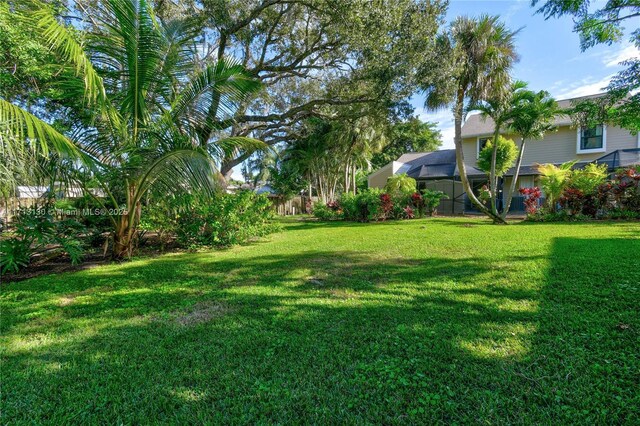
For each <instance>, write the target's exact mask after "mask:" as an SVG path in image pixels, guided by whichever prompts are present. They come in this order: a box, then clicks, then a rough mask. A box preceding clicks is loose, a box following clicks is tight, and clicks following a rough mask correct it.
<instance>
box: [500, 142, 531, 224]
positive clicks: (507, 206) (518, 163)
mask: <svg viewBox="0 0 640 426" xmlns="http://www.w3.org/2000/svg"><path fill="white" fill-rule="evenodd" d="M525 142H526V141H525V139H524V138H522V143H521V144H520V151H519V152H518V160H517V161H516V170H515V172H514V173H513V177H512V178H511V185H509V192H508V193H507V198H506V200H505V204H504V211H503V212H502V215H501V217H502V219H503V220H504V218H506V217H507V213H509V209H510V208H511V200H512V199H513V193H514V192H515V190H516V184H517V182H518V176H519V175H520V166H521V165H522V158H523V157H524V146H525Z"/></svg>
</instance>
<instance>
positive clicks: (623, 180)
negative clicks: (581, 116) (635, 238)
mask: <svg viewBox="0 0 640 426" xmlns="http://www.w3.org/2000/svg"><path fill="white" fill-rule="evenodd" d="M572 165H573V162H572V163H565V164H563V165H561V166H560V167H556V166H553V165H544V166H541V172H543V173H544V174H543V175H542V176H541V179H540V181H541V183H542V186H543V189H544V192H545V195H546V197H547V203H546V206H545V207H544V208H539V206H538V203H537V200H538V199H539V198H540V196H541V193H540V190H539V189H538V188H530V189H527V190H521V193H522V194H523V195H524V196H525V205H526V206H527V213H528V215H529V218H530V219H532V220H538V221H554V220H582V219H593V218H598V219H608V218H609V219H635V218H640V173H639V172H638V169H637V167H629V168H626V169H622V170H619V171H618V172H617V173H616V174H615V175H614V177H613V178H612V179H607V177H608V172H607V166H606V165H597V164H588V165H587V166H586V167H584V168H582V169H574V170H572V169H571V168H570V167H571V166H572Z"/></svg>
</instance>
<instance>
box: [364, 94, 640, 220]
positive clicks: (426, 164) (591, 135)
mask: <svg viewBox="0 0 640 426" xmlns="http://www.w3.org/2000/svg"><path fill="white" fill-rule="evenodd" d="M575 100H576V99H567V100H563V101H559V102H558V104H559V106H560V108H568V107H570V106H571V103H572V102H574V101H575ZM554 124H555V126H556V130H555V131H553V132H549V133H548V134H546V135H545V136H544V138H543V139H542V140H528V141H527V144H526V147H525V152H524V157H523V162H522V167H521V169H520V176H519V178H518V182H517V186H516V187H517V188H527V187H533V186H537V185H538V171H537V167H536V166H537V165H538V164H545V163H553V164H561V163H564V162H567V161H571V160H576V161H578V163H577V164H576V167H580V166H581V165H584V164H587V163H590V162H598V163H606V164H608V166H609V168H610V170H614V169H616V168H618V167H624V166H629V165H633V164H640V135H633V134H631V133H630V132H629V131H628V130H625V129H622V128H619V127H615V126H607V125H598V126H596V127H594V128H590V129H585V128H576V127H575V126H574V125H573V123H572V121H571V118H570V117H568V116H566V115H558V117H557V118H556V120H555V123H554ZM493 130H494V123H493V120H491V119H490V118H487V119H484V118H483V117H482V116H481V115H480V114H473V115H470V116H469V117H468V118H467V120H466V121H465V123H464V125H463V127H462V150H463V154H464V159H465V164H466V166H467V175H468V176H469V180H470V181H471V184H472V186H473V188H474V191H475V190H478V189H480V188H481V187H482V186H483V185H485V184H486V183H487V175H486V174H485V173H484V172H483V171H481V170H479V169H477V168H476V165H477V160H478V154H479V152H480V150H482V148H483V147H484V145H485V144H486V142H487V140H489V139H490V138H491V137H492V135H493ZM504 136H505V137H507V138H510V139H513V140H514V141H515V142H516V144H518V146H519V145H520V139H519V136H518V135H510V134H508V133H506V134H504ZM455 155H456V154H455V150H453V149H448V150H440V151H434V152H423V153H407V154H404V155H403V156H401V157H400V158H398V160H396V161H393V162H391V163H389V164H387V165H386V166H384V167H383V168H381V169H379V170H377V171H375V172H373V173H372V174H371V175H370V176H369V187H374V188H383V187H384V185H385V184H386V180H387V178H388V177H389V176H391V175H393V174H399V173H407V174H408V175H409V176H411V177H413V178H414V179H416V181H417V183H418V188H419V189H423V188H429V189H437V190H440V191H443V192H444V193H445V194H447V196H448V197H449V198H448V199H447V200H445V201H443V203H442V206H441V211H443V212H445V213H463V212H468V211H473V210H474V209H473V206H472V205H471V204H470V203H469V202H468V200H467V198H466V196H465V194H464V191H463V189H462V184H461V183H460V175H459V173H458V169H457V167H456V164H455V160H456V157H455ZM512 176H513V169H512V170H509V171H508V172H507V173H506V174H505V176H504V179H503V182H502V186H503V188H508V187H509V185H510V183H511V178H512ZM516 195H518V194H516ZM500 196H502V194H501V195H500ZM511 210H512V211H513V212H519V211H522V210H523V203H522V198H521V197H519V196H516V197H515V198H514V202H513V203H512V208H511Z"/></svg>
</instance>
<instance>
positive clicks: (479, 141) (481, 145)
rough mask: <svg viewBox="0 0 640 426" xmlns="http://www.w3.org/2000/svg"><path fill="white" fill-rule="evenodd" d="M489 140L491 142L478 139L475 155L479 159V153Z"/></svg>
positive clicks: (485, 139)
mask: <svg viewBox="0 0 640 426" xmlns="http://www.w3.org/2000/svg"><path fill="white" fill-rule="evenodd" d="M489 140H491V138H478V152H477V153H476V155H477V156H478V157H480V151H482V149H483V148H484V147H485V146H486V145H487V142H489Z"/></svg>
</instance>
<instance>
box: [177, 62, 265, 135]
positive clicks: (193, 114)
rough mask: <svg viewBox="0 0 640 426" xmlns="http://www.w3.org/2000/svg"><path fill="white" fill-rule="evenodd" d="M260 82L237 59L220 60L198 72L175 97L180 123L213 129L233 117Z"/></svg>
mask: <svg viewBox="0 0 640 426" xmlns="http://www.w3.org/2000/svg"><path fill="white" fill-rule="evenodd" d="M260 87H261V85H260V82H259V81H258V80H257V79H255V78H254V77H253V76H251V75H250V74H249V73H247V71H246V70H245V69H244V67H243V66H242V65H241V64H240V63H238V62H234V61H229V60H224V61H219V62H218V63H216V64H215V65H211V66H208V67H206V68H205V69H203V70H202V71H200V72H199V73H197V74H196V75H195V76H194V77H193V78H192V79H191V80H190V81H189V83H188V84H187V85H186V87H185V88H184V89H183V90H182V92H181V94H180V96H179V97H178V98H177V99H176V100H175V102H174V105H173V108H172V115H173V117H174V120H175V121H176V122H178V121H179V122H182V123H184V124H186V125H187V126H188V127H191V128H194V129H195V128H200V129H204V130H205V131H206V132H211V131H212V130H215V129H216V128H217V125H218V124H219V122H220V121H221V120H223V119H226V118H229V117H232V116H233V114H234V113H235V111H236V109H237V106H238V104H239V103H240V102H242V101H244V100H246V99H247V97H248V96H249V95H251V94H252V93H255V92H256V91H258V90H259V89H260Z"/></svg>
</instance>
